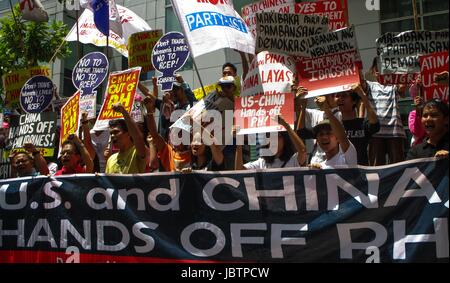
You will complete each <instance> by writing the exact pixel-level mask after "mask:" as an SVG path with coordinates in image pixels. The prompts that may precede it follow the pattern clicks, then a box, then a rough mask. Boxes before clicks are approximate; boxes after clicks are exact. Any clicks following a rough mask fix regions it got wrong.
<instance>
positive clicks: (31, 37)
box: [0, 5, 70, 75]
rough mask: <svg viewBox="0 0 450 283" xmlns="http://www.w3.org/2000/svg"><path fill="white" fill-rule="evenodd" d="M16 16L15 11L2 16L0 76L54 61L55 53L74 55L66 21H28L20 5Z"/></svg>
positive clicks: (15, 9) (0, 20)
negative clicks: (24, 17) (68, 42)
mask: <svg viewBox="0 0 450 283" xmlns="http://www.w3.org/2000/svg"><path fill="white" fill-rule="evenodd" d="M14 16H15V17H14ZM14 16H13V14H12V13H11V14H9V15H8V16H6V17H3V18H1V19H0V27H1V28H0V75H2V74H4V73H7V72H10V71H13V70H17V69H22V68H29V67H34V66H38V65H39V62H50V60H51V59H52V57H53V55H55V52H56V56H55V57H56V58H60V59H63V58H64V57H66V56H68V55H70V49H69V45H68V44H67V42H66V41H65V40H64V38H65V37H66V35H67V33H68V29H67V26H66V25H65V24H64V23H62V22H60V21H51V22H50V23H36V22H31V21H24V20H23V19H22V16H21V12H20V10H19V6H18V5H17V6H16V7H15V8H14Z"/></svg>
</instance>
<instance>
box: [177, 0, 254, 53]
mask: <svg viewBox="0 0 450 283" xmlns="http://www.w3.org/2000/svg"><path fill="white" fill-rule="evenodd" d="M171 1H172V5H173V7H174V9H175V12H176V14H177V17H178V19H179V20H180V23H181V26H182V27H183V30H184V33H185V35H186V38H187V40H188V43H189V47H190V51H191V54H192V56H193V57H198V56H200V55H203V54H206V53H209V52H213V51H216V50H219V49H222V48H232V49H235V50H238V51H243V52H245V53H250V54H254V53H255V39H254V38H253V36H252V34H251V32H250V31H249V29H248V27H247V25H246V24H245V22H244V20H242V18H241V16H240V15H239V14H238V13H237V12H236V11H235V10H234V7H233V2H232V1H215V2H217V3H216V4H211V3H210V2H208V1H198V0H171ZM203 2H205V3H203ZM211 2H213V1H211Z"/></svg>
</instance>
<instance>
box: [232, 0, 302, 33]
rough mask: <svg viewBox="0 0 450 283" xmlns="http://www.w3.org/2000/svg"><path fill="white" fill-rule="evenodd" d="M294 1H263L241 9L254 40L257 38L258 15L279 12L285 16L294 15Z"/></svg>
mask: <svg viewBox="0 0 450 283" xmlns="http://www.w3.org/2000/svg"><path fill="white" fill-rule="evenodd" d="M294 4H295V1H294V0H279V1H272V0H261V1H258V2H256V3H251V4H248V5H246V6H244V7H242V9H241V14H242V19H243V20H244V21H245V24H246V25H247V27H248V29H249V30H250V32H251V34H252V35H253V37H254V38H256V13H261V12H277V13H284V14H293V13H294Z"/></svg>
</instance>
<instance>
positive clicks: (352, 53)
mask: <svg viewBox="0 0 450 283" xmlns="http://www.w3.org/2000/svg"><path fill="white" fill-rule="evenodd" d="M308 45H309V47H310V49H309V51H310V54H311V58H303V59H302V60H300V61H299V63H298V65H297V69H298V74H299V81H300V84H301V85H302V86H303V87H305V88H307V89H308V94H307V95H306V98H308V97H315V96H320V95H326V94H330V93H336V92H342V91H346V90H349V89H350V88H351V85H352V84H356V83H359V69H360V68H361V66H362V62H361V57H360V55H359V52H358V47H357V44H356V38H355V32H354V28H353V27H351V28H346V29H342V30H339V31H334V32H330V33H326V34H320V35H316V36H312V37H310V38H308Z"/></svg>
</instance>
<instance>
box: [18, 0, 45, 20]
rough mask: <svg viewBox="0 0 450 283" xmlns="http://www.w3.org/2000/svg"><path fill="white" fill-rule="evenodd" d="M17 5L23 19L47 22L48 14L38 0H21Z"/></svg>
mask: <svg viewBox="0 0 450 283" xmlns="http://www.w3.org/2000/svg"><path fill="white" fill-rule="evenodd" d="M19 7H20V11H21V12H22V18H23V19H24V20H28V21H34V22H48V14H47V12H46V11H45V10H44V6H42V4H41V2H40V1H39V0H21V1H20V3H19Z"/></svg>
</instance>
